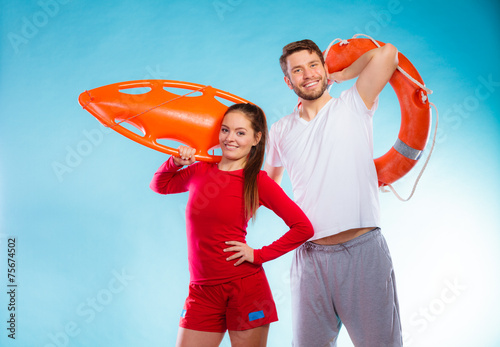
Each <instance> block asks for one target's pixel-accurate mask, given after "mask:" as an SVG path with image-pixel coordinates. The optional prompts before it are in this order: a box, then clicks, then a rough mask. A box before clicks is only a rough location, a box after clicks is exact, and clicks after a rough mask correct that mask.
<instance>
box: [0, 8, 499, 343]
mask: <svg viewBox="0 0 500 347" xmlns="http://www.w3.org/2000/svg"><path fill="white" fill-rule="evenodd" d="M1 4H2V5H1V11H0V18H1V20H0V23H1V24H0V26H1V29H0V33H1V35H0V38H1V44H0V59H1V60H0V69H1V70H0V105H1V108H0V109H1V117H0V233H1V234H0V287H1V288H0V345H1V346H23V347H24V346H46V347H49V346H107V347H114V346H120V347H122V346H173V345H174V343H175V338H176V334H177V323H178V319H179V315H180V311H181V308H182V304H183V300H184V299H185V296H186V293H187V285H188V271H187V260H186V240H185V229H184V228H185V222H184V216H183V213H184V208H185V203H186V200H187V196H186V195H176V196H169V197H164V196H160V195H157V194H155V193H153V192H152V191H150V190H149V188H148V184H149V181H150V179H151V177H152V175H153V173H154V171H155V170H156V169H157V167H158V166H159V165H160V164H161V163H162V162H163V161H164V160H165V159H166V156H165V155H163V154H161V153H159V152H156V151H153V150H151V149H149V148H146V147H143V146H141V145H139V144H137V143H135V142H132V141H130V140H128V139H127V138H125V137H123V136H121V135H119V134H117V133H115V132H113V131H110V130H106V129H105V128H104V127H102V126H101V125H100V124H99V123H98V122H97V121H96V120H95V119H94V118H93V117H92V116H91V115H90V114H89V113H87V112H86V111H84V110H82V108H81V107H80V106H79V104H78V102H77V98H78V95H79V94H80V93H81V92H83V91H85V90H86V89H92V88H96V87H99V86H103V85H106V84H110V83H115V82H120V81H129V80H137V79H144V78H157V79H173V80H182V81H189V82H195V83H200V84H209V85H212V86H214V87H216V88H219V89H222V90H226V91H229V92H231V93H233V94H236V95H239V96H241V97H243V98H245V99H248V100H251V101H252V102H255V103H257V104H259V105H260V106H262V107H263V108H264V110H265V111H266V113H267V116H268V119H269V123H271V124H272V123H274V122H275V121H276V120H278V119H279V118H280V117H282V116H284V115H286V114H287V113H288V112H290V111H291V110H292V108H293V106H294V104H295V102H296V97H295V95H294V94H293V93H292V92H291V91H290V90H289V89H288V88H287V87H286V85H285V84H284V82H283V76H282V73H281V70H280V68H279V65H278V57H279V55H280V52H281V48H282V46H283V45H285V44H287V43H288V42H290V41H294V40H298V39H303V38H310V39H312V40H314V41H316V42H317V43H318V45H319V46H320V47H321V48H323V49H325V48H326V47H327V45H328V44H329V43H330V41H332V40H333V39H335V38H337V37H339V38H344V39H346V38H350V37H352V36H353V35H354V34H356V33H359V32H363V33H365V34H369V35H371V36H373V37H374V38H376V39H378V40H380V41H383V42H391V43H393V44H394V45H395V46H397V47H398V49H399V50H400V51H401V52H402V53H403V54H405V55H406V56H407V57H408V58H409V59H410V60H411V61H412V63H413V64H414V65H415V66H416V67H417V69H418V70H419V72H420V74H421V75H422V77H423V79H424V81H425V82H426V84H427V86H428V87H429V88H431V89H432V90H434V94H432V95H431V96H430V100H431V101H432V102H433V103H435V104H436V105H437V107H438V109H439V111H440V115H441V118H440V126H439V131H438V143H437V144H436V149H435V151H434V154H433V156H432V159H431V161H430V164H429V166H428V168H427V170H426V172H425V173H424V176H423V178H422V180H421V181H420V184H419V186H418V188H417V192H416V194H415V196H414V197H413V198H412V200H410V202H407V203H402V202H399V201H398V200H397V199H396V198H395V197H394V196H393V195H392V194H381V204H382V220H383V232H384V234H385V236H386V239H387V241H388V243H389V247H390V248H391V252H392V256H393V261H394V264H395V269H396V276H397V281H398V289H399V298H400V306H401V318H402V322H403V325H404V332H405V342H406V343H405V345H406V346H498V345H499V344H500V332H499V329H498V325H499V323H500V321H499V319H498V312H499V311H500V300H499V298H498V292H499V289H500V283H499V282H500V279H499V274H500V266H499V264H500V262H499V261H500V255H499V251H500V236H499V227H498V225H499V222H500V221H499V207H500V206H499V205H500V204H499V199H498V196H499V193H500V189H499V188H500V185H499V183H498V179H499V173H500V167H499V149H500V141H499V132H500V130H499V121H498V112H499V111H500V102H499V95H500V68H499V64H498V61H499V58H500V54H499V39H500V37H499V36H500V35H499V32H500V31H499V29H500V28H499V26H500V25H499V24H498V23H499V22H500V21H499V14H500V11H499V8H500V6H499V3H498V2H497V1H484V0H483V1H475V2H473V1H454V2H439V1H428V0H423V1H410V0H400V1H394V0H390V1H372V2H370V3H368V2H362V1H352V2H346V1H342V2H337V1H314V0H312V1H311V0H309V1H283V0H280V1H250V0H220V1H192V0H188V1H142V2H139V1H107V2H99V3H98V2H91V1H76V0H75V1H59V2H55V1H49V0H45V1H44V0H42V1H39V2H37V1H22V2H15V3H14V2H8V1H2V2H1ZM485 80H486V81H487V80H490V84H489V85H488V87H485V86H484V84H483V83H482V82H481V81H485ZM348 86H349V84H348V83H346V84H345V85H340V86H335V89H334V90H332V95H338V93H339V92H340V90H342V89H344V88H347V87H348ZM433 116H435V112H433ZM434 119H435V118H434ZM374 122H375V148H376V149H375V151H376V154H377V156H378V155H381V154H383V153H385V151H387V149H388V148H389V147H390V146H391V145H392V144H393V143H394V141H395V139H396V136H397V135H396V134H397V132H398V129H399V105H398V103H397V99H396V98H395V94H394V92H393V91H392V89H391V88H390V87H388V88H386V90H384V92H383V94H382V95H381V102H380V108H379V111H378V112H377V114H376V118H375V121H374ZM86 134H87V135H88V134H93V135H92V136H93V137H91V138H92V139H93V143H92V142H90V141H89V139H88V137H87V135H86ZM78 151H80V153H81V155H78V156H76V155H75V154H74V153H75V152H76V153H78ZM426 152H427V153H428V150H427V151H426ZM71 153H73V155H71ZM58 165H59V167H61V166H62V165H65V166H66V167H67V169H68V171H67V172H63V173H61V172H60V171H59V172H58V171H57V170H55V169H54V167H55V166H58ZM421 166H422V163H419V165H418V166H417V167H416V169H415V170H414V171H412V172H411V173H410V174H409V175H407V176H406V177H405V178H404V179H403V180H401V181H399V182H397V184H396V188H397V189H398V190H399V191H400V192H401V193H402V194H403V195H407V194H408V193H409V192H410V190H411V187H412V185H413V182H414V180H415V178H416V176H417V173H418V169H419V168H420V167H421ZM283 186H284V188H285V190H286V191H287V192H288V193H290V194H291V189H290V184H289V181H288V179H285V181H284V185H283ZM285 230H286V227H285V225H284V224H283V222H282V221H281V220H280V219H279V218H277V217H276V216H274V215H273V214H272V213H270V212H269V211H266V210H261V211H259V216H258V220H257V222H256V223H255V224H254V225H252V226H251V228H250V230H249V235H250V236H249V238H248V242H249V244H251V245H252V246H254V247H260V246H262V245H264V244H266V243H268V242H270V241H272V240H274V239H275V238H277V237H278V236H279V235H280V234H281V233H282V232H284V231H285ZM9 237H16V240H17V254H16V259H17V270H18V272H17V283H18V285H19V287H18V289H17V290H18V292H17V297H16V299H17V302H16V303H17V306H16V321H17V333H16V340H15V341H13V340H11V339H9V338H7V333H8V331H7V330H6V328H7V323H6V321H7V320H8V311H7V305H8V300H9V298H8V296H7V294H6V292H7V273H6V268H7V246H6V240H7V238H9ZM290 260H291V255H290V254H288V255H286V256H284V257H282V258H280V259H278V260H275V261H273V262H270V263H267V264H266V265H265V268H266V271H267V274H268V277H269V280H270V283H271V287H272V289H273V293H274V296H275V299H276V302H277V306H278V312H279V316H280V321H279V322H277V323H274V324H272V326H271V330H270V335H269V346H278V347H279V346H289V345H290V343H291V321H290V293H289V279H288V271H289V265H290ZM222 345H223V346H229V342H228V340H227V338H226V339H225V340H224V342H223V344H222ZM340 345H341V346H349V345H351V343H350V341H349V338H348V336H347V333H346V332H345V329H344V331H343V333H342V336H341V344H340Z"/></svg>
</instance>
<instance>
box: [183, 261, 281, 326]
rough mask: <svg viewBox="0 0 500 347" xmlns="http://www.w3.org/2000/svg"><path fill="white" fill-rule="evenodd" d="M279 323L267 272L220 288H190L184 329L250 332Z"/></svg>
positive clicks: (228, 283) (198, 286) (218, 286)
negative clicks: (248, 330) (253, 329)
mask: <svg viewBox="0 0 500 347" xmlns="http://www.w3.org/2000/svg"><path fill="white" fill-rule="evenodd" d="M277 320H278V314H277V312H276V306H275V304H274V300H273V296H272V293H271V289H270V288H269V283H268V282H267V278H266V274H265V272H264V269H261V270H259V271H258V272H257V273H255V274H252V275H250V276H247V277H244V278H240V279H236V280H234V281H231V282H227V283H222V284H218V285H200V284H190V285H189V296H188V297H187V299H186V302H185V304H184V309H183V310H182V315H181V320H180V322H179V326H180V327H181V328H186V329H191V330H198V331H209V332H225V331H226V330H228V329H229V330H247V329H252V328H257V327H260V326H262V325H266V324H269V323H272V322H276V321H277Z"/></svg>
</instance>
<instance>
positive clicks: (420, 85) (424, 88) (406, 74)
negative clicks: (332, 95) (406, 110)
mask: <svg viewBox="0 0 500 347" xmlns="http://www.w3.org/2000/svg"><path fill="white" fill-rule="evenodd" d="M359 36H364V37H366V38H368V39H370V40H371V41H372V42H373V43H374V44H375V46H377V47H380V45H379V43H378V42H377V41H375V40H374V39H373V37H371V36H369V35H366V34H356V35H354V36H353V37H352V38H353V39H355V38H358V37H359ZM337 41H340V45H341V46H343V45H345V44H348V43H349V41H348V40H342V39H339V38H337V39H335V40H333V41H332V42H330V44H329V45H328V48H327V49H326V51H325V54H323V57H324V59H325V61H326V58H327V56H328V53H330V48H331V47H332V46H333V45H334V44H335V43H336V42H337ZM397 69H398V70H399V71H400V72H401V73H402V74H403V75H405V76H406V78H408V79H409V80H410V81H412V82H413V83H415V84H416V85H417V86H419V87H420V88H422V89H423V90H425V91H426V92H427V94H432V90H430V89H429V88H427V87H426V86H425V84H422V83H420V82H419V81H417V80H416V79H415V78H413V77H412V76H411V75H410V74H409V73H408V72H406V71H405V70H403V68H401V67H400V66H399V65H398V67H397ZM426 98H427V96H425V95H422V102H424V103H425V101H427V99H426Z"/></svg>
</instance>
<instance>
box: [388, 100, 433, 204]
mask: <svg viewBox="0 0 500 347" xmlns="http://www.w3.org/2000/svg"><path fill="white" fill-rule="evenodd" d="M429 104H430V105H432V106H433V107H434V109H435V110H436V125H435V126H434V135H433V137H432V145H431V149H430V151H429V155H428V156H427V159H426V160H425V163H424V166H422V170H420V173H419V174H418V176H417V179H416V180H415V184H414V185H413V189H412V190H411V193H410V195H409V196H408V197H407V198H406V199H403V198H402V197H401V196H400V195H399V194H398V193H397V192H396V190H395V189H394V187H393V186H392V185H391V184H384V185H382V186H381V187H380V191H381V192H382V193H388V192H389V190H387V189H385V187H389V189H390V191H392V192H393V193H394V195H395V196H396V197H397V198H398V199H399V200H401V201H403V202H407V201H408V200H410V199H411V197H412V196H413V193H415V190H416V189H417V184H418V181H420V178H421V177H422V175H423V174H424V171H425V168H426V167H427V164H428V163H429V160H430V159H431V155H432V151H433V150H434V145H435V144H436V134H437V129H438V124H439V112H438V109H437V107H436V105H434V104H433V103H432V102H429Z"/></svg>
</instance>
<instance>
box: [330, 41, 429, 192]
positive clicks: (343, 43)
mask: <svg viewBox="0 0 500 347" xmlns="http://www.w3.org/2000/svg"><path fill="white" fill-rule="evenodd" d="M359 36H364V37H366V38H368V39H370V40H371V41H372V42H373V43H374V44H375V45H376V46H377V47H380V45H379V43H378V42H377V41H375V40H374V39H373V38H372V37H371V36H369V35H366V34H356V35H354V36H353V37H352V38H353V39H355V38H357V37H359ZM337 41H340V46H343V45H345V44H348V43H349V41H348V40H342V39H339V38H337V39H335V40H333V41H332V42H330V44H329V45H328V48H327V49H326V51H325V53H324V54H323V58H324V59H325V61H326V58H327V57H328V54H329V53H330V48H331V47H332V46H333V45H334V44H335V43H336V42H337ZM397 69H398V70H399V71H400V72H401V73H402V74H403V75H404V76H405V77H406V78H408V79H409V80H410V81H412V82H413V83H415V84H416V85H417V86H419V87H420V88H422V89H423V90H425V91H426V92H427V94H432V93H433V92H432V90H430V89H429V88H427V87H426V86H425V84H422V83H420V82H419V81H417V80H416V79H415V78H413V77H412V76H410V74H409V73H407V72H406V71H405V70H404V69H403V68H401V67H400V66H399V65H398V67H397ZM420 98H421V99H422V103H425V102H426V101H427V100H428V96H427V95H426V94H425V93H424V92H423V91H421V94H420ZM429 105H432V106H433V107H434V109H435V110H436V125H435V127H434V136H433V138H432V145H431V149H430V151H429V155H428V156H427V159H426V160H425V163H424V166H423V167H422V170H420V173H419V174H418V176H417V179H416V180H415V184H414V185H413V189H412V191H411V193H410V195H409V196H408V197H407V198H406V199H403V198H402V197H401V196H400V195H399V194H398V193H397V192H396V190H395V189H394V187H393V186H392V185H391V184H384V185H382V186H381V187H380V191H381V192H383V193H387V192H389V190H387V189H386V188H385V187H389V189H390V191H392V192H393V193H394V195H395V196H396V197H397V198H398V199H399V200H401V201H403V202H406V201H408V200H410V199H411V197H412V196H413V194H414V193H415V190H416V188H417V185H418V182H419V181H420V178H421V177H422V175H423V173H424V171H425V168H426V167H427V164H428V163H429V160H430V158H431V155H432V152H433V150H434V145H435V144H436V134H437V128H438V123H439V112H438V109H437V107H436V105H434V104H433V103H432V102H429Z"/></svg>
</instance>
